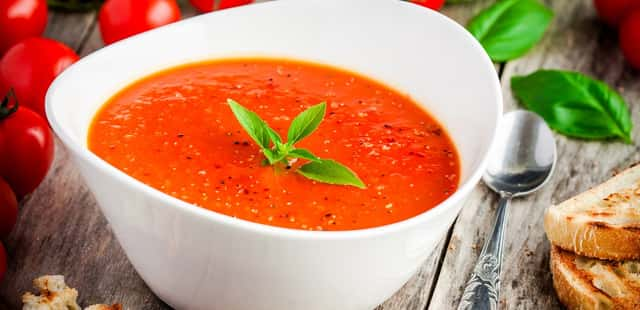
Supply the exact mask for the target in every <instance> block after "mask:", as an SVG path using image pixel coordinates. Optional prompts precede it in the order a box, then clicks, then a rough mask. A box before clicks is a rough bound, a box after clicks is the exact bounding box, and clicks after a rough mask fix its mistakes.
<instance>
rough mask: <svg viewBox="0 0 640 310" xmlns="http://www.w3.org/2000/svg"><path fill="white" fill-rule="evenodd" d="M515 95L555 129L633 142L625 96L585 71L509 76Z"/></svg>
mask: <svg viewBox="0 0 640 310" xmlns="http://www.w3.org/2000/svg"><path fill="white" fill-rule="evenodd" d="M511 89H512V90H513V94H514V95H515V97H516V98H517V99H518V100H519V101H520V102H521V103H522V104H523V105H524V106H525V107H526V108H527V109H529V110H531V111H534V112H536V113H537V114H539V115H540V116H542V118H544V120H545V121H546V122H547V124H549V126H550V127H551V128H553V129H554V130H556V131H558V132H560V133H562V134H565V135H567V136H570V137H577V138H583V139H607V138H615V137H617V138H620V139H622V140H623V141H624V142H626V143H632V139H631V129H632V122H631V116H630V114H629V108H628V107H627V104H626V103H625V101H624V99H623V98H622V96H620V94H618V93H617V92H616V91H615V90H613V89H611V88H610V87H609V86H607V85H606V84H605V83H603V82H601V81H597V80H594V79H592V78H590V77H588V76H585V75H584V74H581V73H578V72H570V71H560V70H540V71H537V72H534V73H533V74H530V75H527V76H514V77H513V78H511Z"/></svg>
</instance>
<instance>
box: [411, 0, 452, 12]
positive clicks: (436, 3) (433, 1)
mask: <svg viewBox="0 0 640 310" xmlns="http://www.w3.org/2000/svg"><path fill="white" fill-rule="evenodd" d="M410 1H411V3H415V4H417V5H421V6H424V7H427V8H430V9H432V10H436V11H439V10H440V9H441V8H442V6H443V5H444V2H445V0H410Z"/></svg>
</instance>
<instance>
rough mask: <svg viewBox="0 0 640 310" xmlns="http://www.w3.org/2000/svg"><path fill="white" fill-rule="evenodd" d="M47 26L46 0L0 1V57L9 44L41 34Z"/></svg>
mask: <svg viewBox="0 0 640 310" xmlns="http://www.w3.org/2000/svg"><path fill="white" fill-rule="evenodd" d="M46 26H47V1H45V0H2V1H0V57H1V56H2V55H3V54H4V52H6V51H7V50H8V49H9V48H10V47H11V46H13V45H14V44H16V43H18V42H20V41H22V40H23V39H26V38H29V37H37V36H40V35H42V33H43V32H44V28H45V27H46Z"/></svg>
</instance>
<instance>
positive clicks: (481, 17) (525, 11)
mask: <svg viewBox="0 0 640 310" xmlns="http://www.w3.org/2000/svg"><path fill="white" fill-rule="evenodd" d="M552 18H553V12H552V11H551V10H549V9H548V8H547V7H545V6H544V5H542V4H541V3H540V2H538V0H501V1H498V2H496V3H495V4H493V5H492V6H490V7H488V8H486V9H484V10H483V11H481V12H480V14H478V15H477V16H475V17H474V18H473V19H471V21H470V22H469V24H468V25H467V29H468V30H469V32H471V34H472V35H473V36H474V37H476V39H478V41H479V42H480V44H482V46H483V47H484V49H485V50H486V51H487V54H489V56H490V57H491V59H492V60H493V61H497V62H500V61H507V60H511V59H514V58H518V57H520V56H522V55H524V54H525V53H526V52H527V51H528V50H529V49H531V48H532V47H533V46H534V45H535V44H536V43H537V42H538V41H540V39H541V38H542V36H543V35H544V32H545V30H546V29H547V27H548V26H549V23H550V22H551V19H552Z"/></svg>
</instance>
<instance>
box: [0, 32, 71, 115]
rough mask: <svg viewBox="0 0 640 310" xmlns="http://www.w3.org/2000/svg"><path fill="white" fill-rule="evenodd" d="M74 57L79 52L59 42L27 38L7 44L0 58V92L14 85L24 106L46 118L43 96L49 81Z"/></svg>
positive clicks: (5, 91) (2, 92) (1, 94)
mask: <svg viewBox="0 0 640 310" xmlns="http://www.w3.org/2000/svg"><path fill="white" fill-rule="evenodd" d="M77 60H78V55H76V53H75V52H74V51H73V50H72V49H70V48H69V47H67V46H66V45H64V44H62V43H60V42H57V41H54V40H51V39H44V38H29V39H26V40H24V41H22V42H20V43H18V44H16V45H14V46H13V47H12V48H10V49H9V50H8V51H7V53H6V54H5V55H4V57H2V60H0V96H3V95H4V94H6V93H7V92H8V91H9V89H10V88H13V89H14V90H15V92H16V96H17V97H18V100H19V102H20V104H21V105H22V106H23V107H27V108H30V109H31V110H33V111H35V112H37V113H38V114H40V115H41V116H42V117H43V118H44V119H46V116H45V113H44V96H45V94H46V93H47V89H49V85H51V82H52V81H53V79H54V78H55V77H56V76H57V75H58V74H60V73H61V72H62V71H63V70H64V69H66V68H67V67H68V66H70V65H71V64H73V63H74V62H76V61H77ZM0 98H1V97H0Z"/></svg>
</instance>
